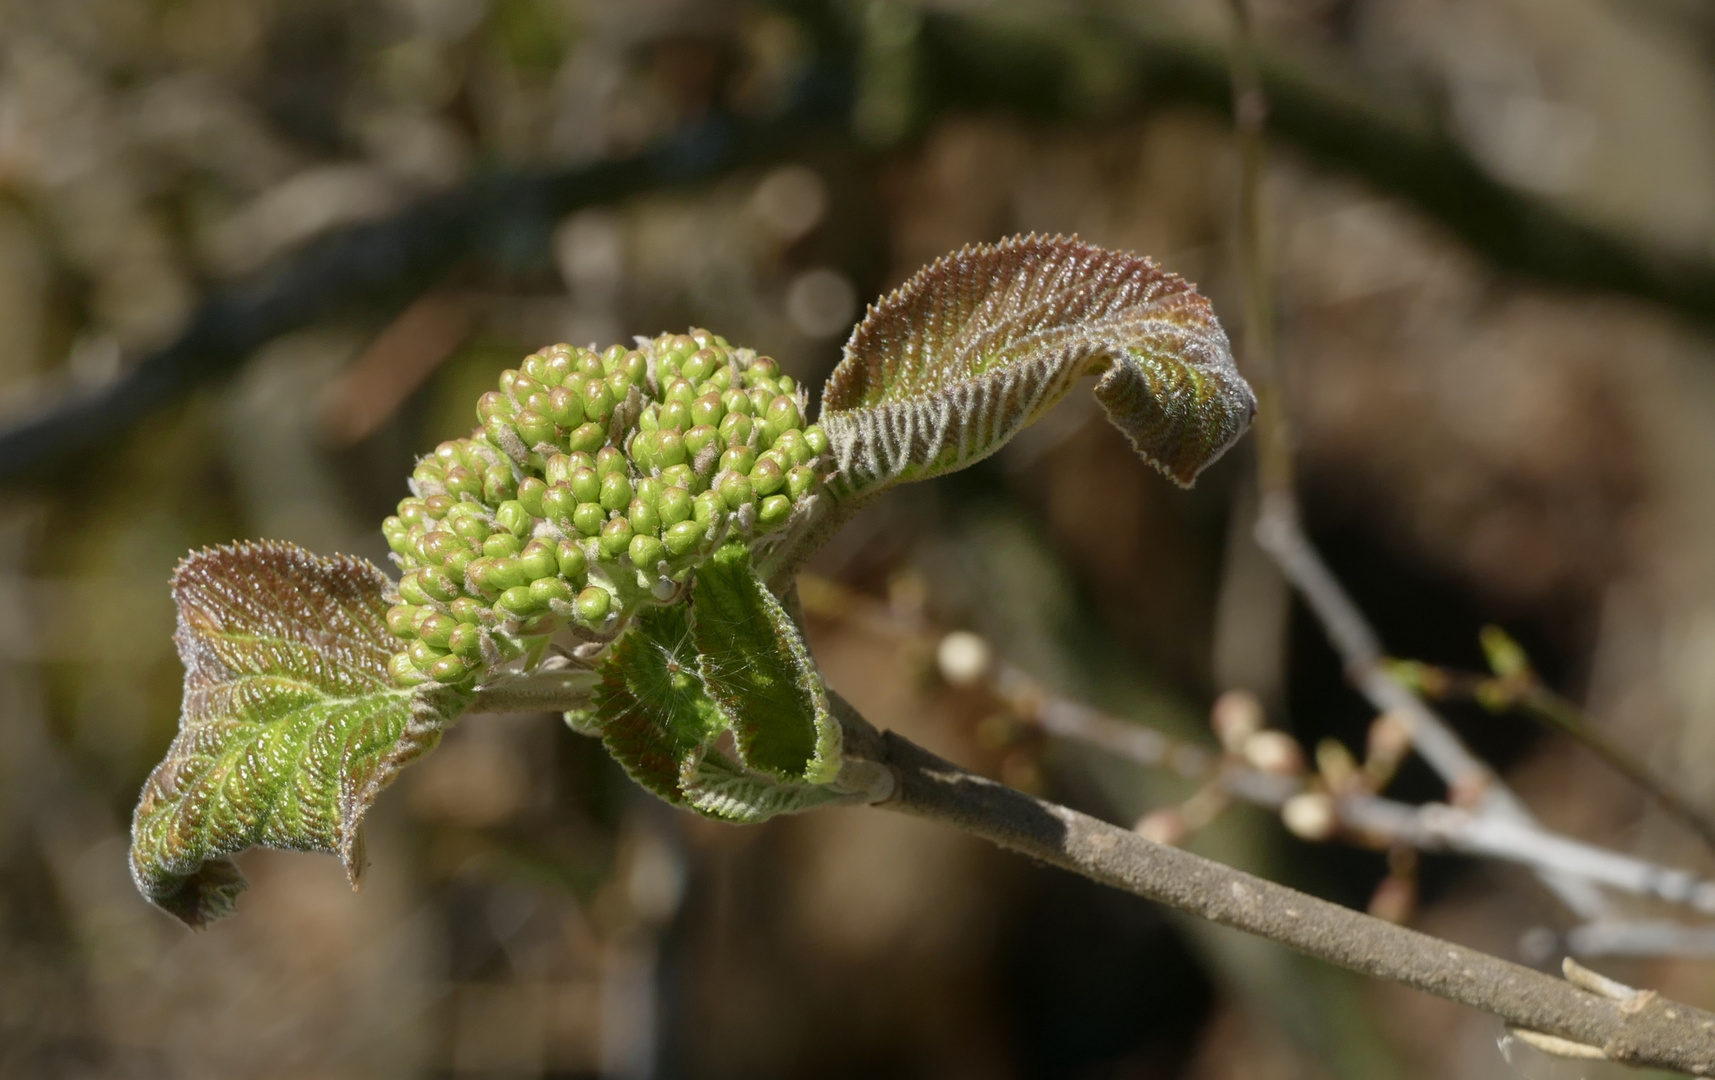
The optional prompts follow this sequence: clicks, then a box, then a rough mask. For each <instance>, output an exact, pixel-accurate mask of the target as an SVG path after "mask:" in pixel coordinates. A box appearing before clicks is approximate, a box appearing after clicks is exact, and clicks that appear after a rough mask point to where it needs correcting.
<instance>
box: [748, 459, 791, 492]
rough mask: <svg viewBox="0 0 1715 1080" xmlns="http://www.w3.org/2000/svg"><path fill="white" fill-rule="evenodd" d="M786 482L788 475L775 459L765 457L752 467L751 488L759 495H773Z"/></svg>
mask: <svg viewBox="0 0 1715 1080" xmlns="http://www.w3.org/2000/svg"><path fill="white" fill-rule="evenodd" d="M785 482H786V473H785V471H784V470H782V469H781V468H780V463H779V462H777V461H775V460H774V459H773V458H771V457H768V456H766V455H765V456H763V457H761V458H758V459H757V462H756V464H755V465H752V466H751V467H750V487H751V490H753V491H755V492H756V493H757V494H758V495H772V494H774V493H775V492H776V491H779V490H780V486H781V485H782V484H784V483H785Z"/></svg>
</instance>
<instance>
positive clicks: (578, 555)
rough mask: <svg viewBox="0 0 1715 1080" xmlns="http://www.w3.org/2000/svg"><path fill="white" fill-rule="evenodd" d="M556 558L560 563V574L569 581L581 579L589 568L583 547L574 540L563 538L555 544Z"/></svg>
mask: <svg viewBox="0 0 1715 1080" xmlns="http://www.w3.org/2000/svg"><path fill="white" fill-rule="evenodd" d="M554 560H555V562H556V563H558V564H559V569H560V576H561V577H563V578H565V579H566V580H568V581H579V580H581V579H582V578H583V576H584V574H585V573H586V572H587V571H588V569H589V558H588V556H586V555H585V554H584V549H583V547H582V546H581V545H579V544H578V543H576V542H575V541H572V540H561V541H560V542H559V544H558V545H556V546H555V548H554Z"/></svg>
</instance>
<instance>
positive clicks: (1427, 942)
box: [877, 732, 1715, 1076]
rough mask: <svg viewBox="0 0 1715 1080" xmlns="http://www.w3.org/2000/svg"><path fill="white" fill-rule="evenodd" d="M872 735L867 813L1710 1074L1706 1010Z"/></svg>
mask: <svg viewBox="0 0 1715 1080" xmlns="http://www.w3.org/2000/svg"><path fill="white" fill-rule="evenodd" d="M882 738H883V740H884V743H885V746H886V752H887V761H888V764H890V765H891V766H892V767H893V769H894V772H895V774H896V776H897V778H898V784H897V788H896V790H895V793H894V796H893V798H892V799H890V800H887V801H885V802H881V803H878V804H877V805H879V806H881V807H883V808H886V809H891V810H896V811H899V812H902V813H907V814H911V815H913V816H916V817H921V818H927V819H929V820H933V821H938V822H941V823H943V824H947V825H951V826H953V827H955V828H958V829H961V830H963V831H965V832H968V833H971V834H973V835H976V836H980V837H982V838H984V839H985V840H989V841H991V842H993V843H995V844H998V845H1000V846H1001V847H1004V848H1007V849H1009V850H1012V851H1016V852H1019V853H1020V854H1023V855H1027V856H1030V857H1031V858H1034V859H1039V860H1041V861H1042V862H1045V863H1049V864H1050V865H1053V866H1058V867H1060V868H1062V869H1065V870H1070V871H1072V872H1073V873H1075V874H1079V875H1081V876H1083V877H1087V878H1089V879H1091V880H1093V881H1099V882H1101V883H1102V884H1105V885H1110V886H1112V887H1114V888H1116V889H1122V890H1124V891H1126V892H1129V893H1132V894H1134V895H1137V896H1142V897H1146V898H1148V899H1150V900H1156V901H1159V902H1161V903H1164V904H1168V905H1170V906H1172V907H1175V908H1178V909H1179V910H1181V911H1186V912H1190V913H1191V914H1193V915H1197V916H1200V917H1202V918H1205V919H1209V920H1211V921H1213V922H1217V923H1220V924H1221V925H1223V926H1230V927H1233V928H1235V929H1238V930H1243V931H1246V932H1247V933H1252V934H1258V935H1261V936H1262V937H1266V938H1268V939H1269V940H1271V941H1276V942H1279V943H1280V944H1282V945H1285V946H1287V947H1288V948H1291V949H1295V950H1297V951H1298V952H1301V953H1304V954H1305V955H1307V956H1314V957H1316V958H1318V959H1321V960H1326V961H1328V962H1329V963H1332V964H1336V965H1338V966H1340V967H1343V968H1347V969H1348V970H1351V971H1355V972H1358V973H1359V974H1363V975H1371V976H1374V977H1376V978H1381V979H1388V980H1391V981H1393V982H1398V983H1403V984H1404V985H1406V986H1411V987H1414V988H1416V989H1418V990H1423V991H1426V992H1428V993H1431V994H1435V995H1437V996H1439V997H1444V998H1447V999H1449V1000H1452V1001H1458V1002H1461V1003H1463V1004H1466V1005H1470V1006H1472V1007H1474V1008H1478V1009H1482V1010H1483V1011H1484V1012H1488V1013H1491V1014H1493V1015H1495V1016H1498V1017H1500V1018H1501V1019H1502V1020H1503V1021H1505V1022H1506V1023H1507V1024H1508V1025H1509V1026H1512V1027H1515V1028H1521V1029H1524V1030H1526V1031H1530V1032H1539V1033H1542V1034H1545V1035H1551V1036H1554V1037H1556V1038H1559V1039H1564V1040H1568V1041H1569V1042H1571V1043H1575V1044H1578V1045H1579V1046H1581V1047H1585V1048H1594V1049H1596V1050H1599V1051H1600V1053H1601V1056H1603V1057H1606V1058H1608V1059H1610V1060H1613V1061H1618V1062H1623V1063H1625V1064H1628V1065H1638V1066H1648V1067H1653V1068H1661V1069H1671V1070H1673V1071H1675V1072H1681V1073H1687V1074H1690V1075H1692V1076H1710V1075H1715V1014H1711V1013H1707V1012H1704V1011H1703V1010H1701V1009H1694V1008H1691V1007H1690V1006H1687V1005H1683V1004H1679V1003H1677V1002H1673V1001H1669V1000H1668V999H1666V998H1662V997H1660V996H1658V995H1656V994H1654V993H1652V992H1648V991H1645V992H1641V993H1638V994H1635V995H1633V996H1631V997H1629V998H1626V999H1624V1000H1614V999H1613V998H1610V997H1606V996H1603V995H1601V994H1597V993H1593V992H1591V991H1589V990H1585V989H1582V988H1580V987H1578V986H1575V985H1573V984H1572V983H1571V982H1567V981H1563V980H1560V979H1555V978H1552V977H1550V976H1548V975H1544V974H1542V973H1541V972H1537V971H1533V970H1531V969H1530V968H1526V967H1522V966H1520V965H1518V964H1513V963H1509V962H1508V961H1505V960H1501V959H1498V958H1496V957H1493V956H1489V955H1488V954H1486V953H1481V952H1478V951H1476V950H1474V949H1468V948H1465V947H1464V946H1462V945H1455V944H1452V943H1450V942H1446V941H1442V940H1440V939H1438V938H1434V937H1430V936H1429V935H1427V934H1421V933H1418V932H1417V931H1415V930H1409V929H1406V928H1405V927H1402V926H1395V925H1394V924H1392V923H1388V922H1383V921H1382V920H1380V919H1375V918H1372V917H1370V916H1368V915H1364V914H1361V913H1359V912H1356V911H1352V910H1350V909H1348V908H1343V907H1340V906H1339V905H1337V904H1331V903H1328V902H1327V901H1325V900H1318V899H1316V898H1315V897H1312V896H1308V895H1306V894H1304V893H1301V892H1298V891H1296V890H1294V889H1289V888H1286V887H1285V886H1283V885H1276V884H1274V883H1273V882H1270V881H1264V880H1263V879H1261V878H1257V877H1253V876H1251V875H1250V874H1246V873H1244V872H1243V871H1240V870H1235V869H1233V868H1231V867H1229V866H1224V865H1222V864H1220V863H1217V862H1213V861H1211V860H1208V859H1204V858H1202V857H1200V856H1197V855H1193V854H1191V853H1190V852H1186V851H1181V850H1179V849H1177V848H1171V847H1164V846H1162V845H1159V844H1155V843H1152V842H1151V841H1148V840H1145V839H1143V838H1142V837H1141V836H1138V835H1137V834H1136V833H1133V832H1130V831H1128V830H1125V829H1121V828H1118V827H1116V826H1113V825H1109V824H1107V823H1105V822H1102V821H1098V820H1096V819H1095V818H1092V817H1089V816H1087V815H1085V814H1080V813H1078V812H1077V811H1076V810H1070V809H1067V808H1066V807H1063V806H1058V805H1056V804H1054V803H1049V802H1044V801H1043V800H1041V799H1036V798H1032V797H1031V796H1029V795H1025V794H1024V793H1022V792H1019V791H1015V790H1013V789H1011V788H1008V787H1006V786H1005V785H1002V784H999V783H996V782H995V781H992V780H988V779H986V778H984V777H980V776H977V775H975V774H974V773H970V772H967V771H965V770H964V769H961V768H959V767H958V766H956V765H953V764H950V763H948V762H946V761H942V760H941V759H940V758H937V757H935V756H934V755H933V754H930V753H929V752H928V751H926V750H924V749H923V748H921V747H919V746H917V745H915V744H913V743H911V742H909V741H908V740H906V739H903V738H901V737H899V736H898V735H894V734H892V733H891V732H889V733H886V734H884V735H883V736H882ZM1591 1056H1594V1055H1591Z"/></svg>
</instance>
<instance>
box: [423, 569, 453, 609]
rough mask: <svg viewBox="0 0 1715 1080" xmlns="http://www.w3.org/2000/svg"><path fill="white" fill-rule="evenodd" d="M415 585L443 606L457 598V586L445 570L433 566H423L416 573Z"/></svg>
mask: <svg viewBox="0 0 1715 1080" xmlns="http://www.w3.org/2000/svg"><path fill="white" fill-rule="evenodd" d="M416 575H417V584H418V585H420V586H422V589H423V591H424V592H426V593H428V594H429V595H430V596H432V597H434V598H435V599H436V600H439V601H441V602H442V603H443V604H444V603H447V602H448V601H451V600H457V599H458V597H459V591H460V590H459V586H458V583H457V582H456V581H454V580H453V579H452V577H451V576H450V575H448V574H447V572H446V571H445V570H442V569H440V568H439V567H435V566H425V567H423V568H422V569H421V570H418V571H416Z"/></svg>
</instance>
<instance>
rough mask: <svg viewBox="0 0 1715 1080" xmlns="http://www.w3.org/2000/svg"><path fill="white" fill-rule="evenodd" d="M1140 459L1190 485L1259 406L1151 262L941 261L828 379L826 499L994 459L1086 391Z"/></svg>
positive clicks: (1220, 339)
mask: <svg viewBox="0 0 1715 1080" xmlns="http://www.w3.org/2000/svg"><path fill="white" fill-rule="evenodd" d="M1084 375H1098V376H1099V379H1098V381H1097V383H1096V387H1095V393H1096V397H1097V399H1098V400H1100V401H1101V403H1102V405H1103V406H1104V408H1106V410H1107V413H1108V418H1109V419H1110V420H1111V421H1113V423H1114V424H1115V426H1117V427H1118V428H1119V429H1120V430H1121V431H1124V432H1125V433H1126V436H1127V437H1128V438H1129V439H1130V440H1131V443H1132V446H1133V447H1134V448H1136V450H1137V452H1138V453H1139V454H1141V455H1143V457H1144V458H1145V459H1146V460H1147V461H1149V462H1150V463H1151V464H1153V465H1155V466H1156V467H1157V468H1159V469H1160V470H1161V471H1162V472H1164V473H1166V474H1167V475H1168V476H1169V477H1170V478H1172V479H1173V480H1174V481H1175V482H1177V483H1179V484H1181V485H1189V484H1190V483H1191V482H1192V480H1194V479H1195V478H1196V476H1197V474H1198V473H1199V472H1201V471H1202V470H1203V468H1204V467H1206V466H1207V465H1208V464H1209V463H1210V462H1212V461H1214V460H1215V459H1216V458H1217V457H1219V456H1220V455H1221V453H1222V452H1223V451H1224V450H1226V448H1227V447H1228V446H1231V445H1232V444H1233V442H1234V441H1236V440H1237V439H1238V437H1239V436H1240V435H1242V434H1243V433H1244V431H1245V428H1246V427H1247V426H1248V425H1249V423H1250V418H1251V415H1252V413H1254V412H1255V410H1256V399H1255V396H1254V395H1253V394H1252V393H1251V389H1250V386H1249V385H1248V384H1247V383H1246V382H1245V381H1244V379H1243V378H1242V377H1240V375H1239V373H1238V369H1237V368H1236V367H1235V366H1234V364H1233V358H1232V350H1231V348H1230V346H1229V345H1228V343H1227V337H1226V335H1225V334H1224V333H1223V332H1222V331H1221V327H1220V324H1219V323H1217V322H1216V321H1215V316H1214V312H1213V310H1212V309H1211V308H1210V306H1209V302H1208V301H1207V300H1205V299H1204V298H1203V297H1202V296H1200V295H1198V293H1197V291H1196V290H1195V289H1194V288H1192V287H1191V286H1190V285H1189V284H1187V283H1186V282H1185V281H1184V280H1183V279H1181V278H1179V277H1177V276H1176V275H1173V274H1170V273H1168V272H1166V271H1165V270H1162V269H1161V268H1159V267H1157V266H1156V265H1155V264H1154V263H1153V262H1151V261H1150V260H1148V259H1145V258H1141V257H1139V256H1136V255H1130V254H1126V253H1124V252H1116V251H1107V250H1104V249H1102V248H1098V247H1094V246H1092V245H1089V244H1085V243H1082V242H1080V241H1078V240H1076V239H1066V238H1065V237H1052V238H1049V237H1041V236H1034V235H1032V236H1024V237H1013V238H1011V239H1009V240H1005V241H1002V242H1001V243H999V244H992V245H991V244H979V245H975V246H971V247H966V248H964V249H963V250H961V251H959V252H957V253H955V254H952V255H948V256H946V257H944V258H941V259H939V260H937V261H936V262H934V263H933V264H931V265H930V266H928V267H925V268H924V269H923V270H921V271H919V272H918V273H917V275H916V276H915V277H913V278H912V279H911V280H910V281H908V282H906V283H905V284H904V285H902V286H901V287H900V288H899V289H897V290H895V291H894V292H893V293H892V294H891V295H889V296H888V297H886V298H885V299H883V300H882V301H880V302H879V303H877V304H875V305H873V306H872V307H871V308H870V310H869V314H868V315H867V316H866V317H865V318H864V320H863V322H861V323H859V324H858V327H857V329H856V330H854V331H853V332H852V336H851V339H850V340H849V341H848V342H847V343H846V347H845V357H844V359H842V360H841V361H840V363H839V366H838V367H836V368H835V369H834V373H833V374H832V375H831V376H830V377H829V379H828V383H827V386H826V388H825V390H824V392H823V396H822V415H821V417H820V424H821V426H822V429H823V430H824V431H825V432H827V435H828V440H829V443H830V445H831V447H832V449H833V452H834V456H835V459H836V461H837V463H838V466H839V473H838V475H837V477H836V479H835V480H834V481H833V490H834V492H835V494H836V495H837V496H839V497H841V498H852V497H861V496H865V495H869V494H873V493H875V492H878V491H880V490H882V489H884V488H886V487H889V486H891V485H893V484H896V483H901V482H904V481H908V480H922V479H926V478H928V477H931V476H937V475H940V474H941V473H945V472H951V471H953V470H956V469H961V468H963V467H965V466H966V465H969V464H971V463H972V462H974V461H977V460H979V459H981V458H984V457H987V456H988V455H989V454H992V453H994V452H995V451H996V450H998V449H1000V448H1001V446H1003V445H1004V444H1005V443H1006V441H1007V440H1008V439H1010V438H1012V436H1013V435H1015V434H1017V433H1018V431H1020V430H1021V429H1022V428H1024V427H1025V425H1027V424H1029V423H1031V422H1032V421H1034V420H1035V419H1036V418H1037V417H1039V416H1041V415H1042V414H1043V413H1044V412H1046V411H1047V410H1048V409H1049V408H1050V407H1052V406H1053V405H1054V404H1055V403H1056V402H1058V401H1059V400H1060V399H1061V398H1062V397H1064V396H1065V395H1066V393H1067V392H1068V391H1069V390H1070V389H1071V387H1072V385H1073V383H1075V382H1076V381H1077V380H1078V379H1079V378H1080V377H1081V376H1084Z"/></svg>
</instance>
